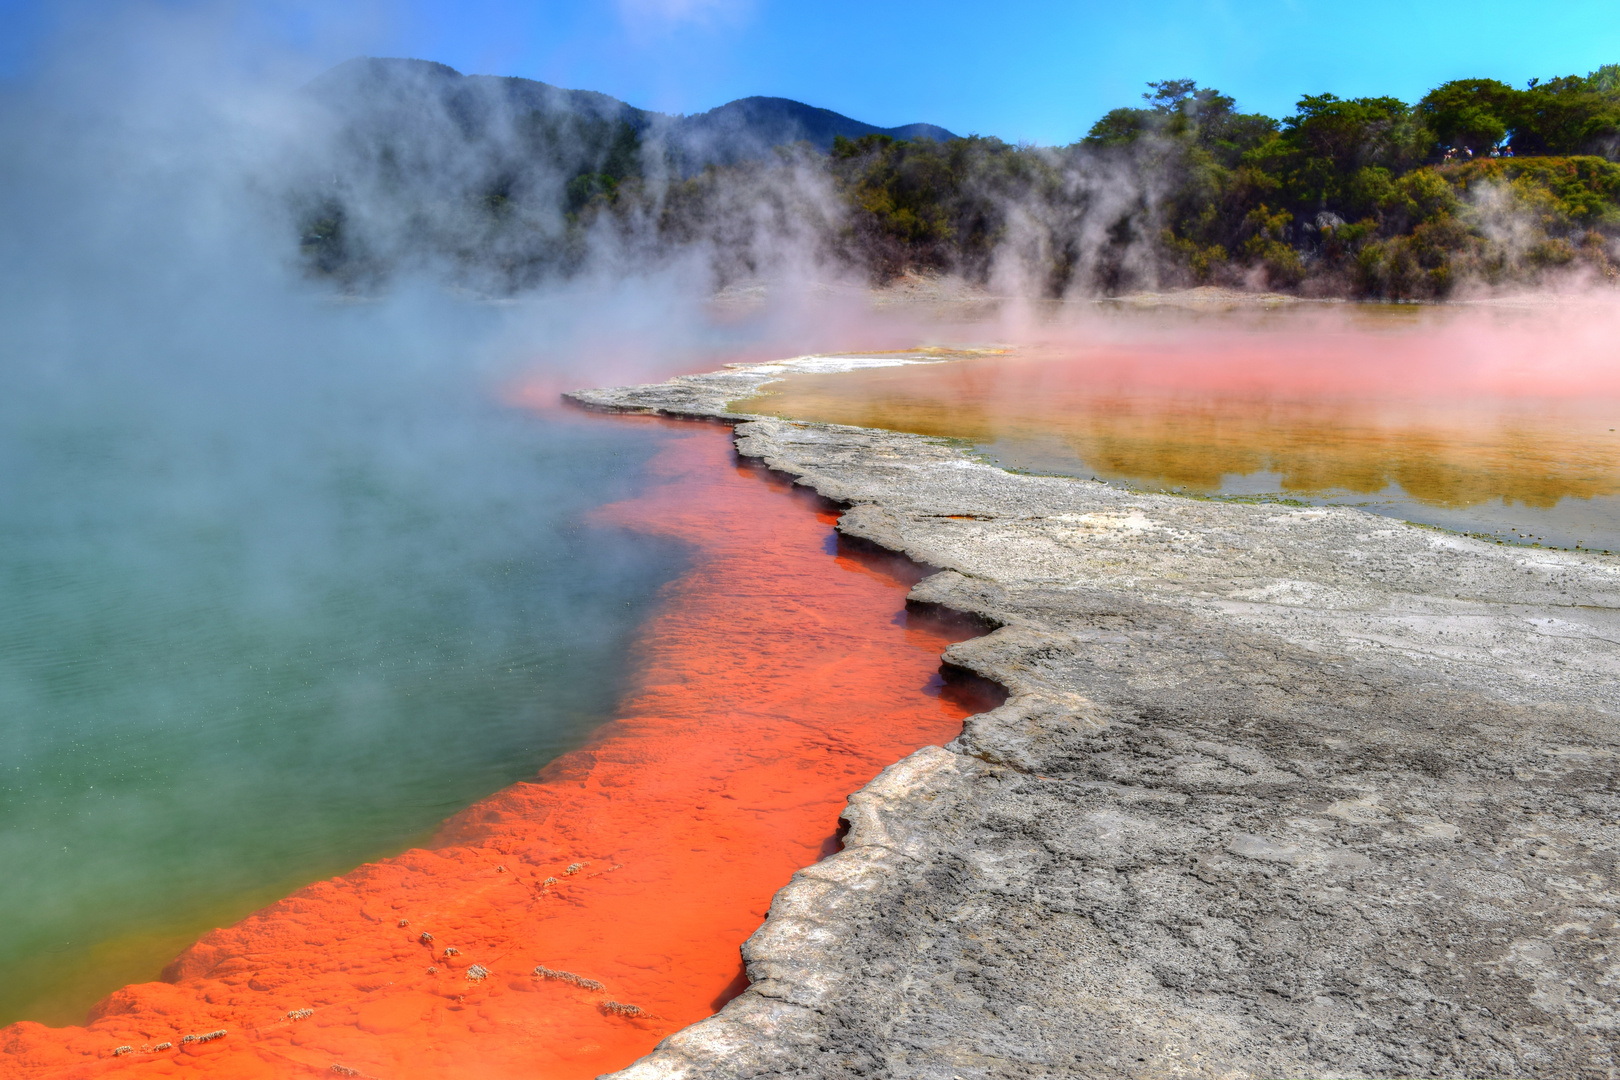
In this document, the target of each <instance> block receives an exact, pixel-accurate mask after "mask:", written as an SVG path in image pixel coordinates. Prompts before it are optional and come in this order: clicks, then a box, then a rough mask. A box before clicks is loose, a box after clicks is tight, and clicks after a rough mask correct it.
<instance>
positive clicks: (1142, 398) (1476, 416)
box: [736, 313, 1620, 549]
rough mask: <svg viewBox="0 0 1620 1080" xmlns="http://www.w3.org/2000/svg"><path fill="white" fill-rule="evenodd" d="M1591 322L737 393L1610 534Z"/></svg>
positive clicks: (1218, 485) (1112, 353)
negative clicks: (755, 393) (756, 393)
mask: <svg viewBox="0 0 1620 1080" xmlns="http://www.w3.org/2000/svg"><path fill="white" fill-rule="evenodd" d="M1605 326H1606V324H1602V325H1595V324H1590V323H1588V324H1583V325H1581V326H1577V327H1574V328H1571V327H1568V326H1566V325H1561V324H1559V323H1557V322H1556V321H1555V320H1553V319H1552V317H1551V316H1524V317H1520V318H1517V319H1501V318H1496V319H1489V318H1486V317H1484V316H1478V315H1474V314H1472V313H1468V314H1463V315H1450V314H1449V313H1448V314H1447V315H1446V316H1444V317H1441V316H1436V315H1430V316H1428V317H1427V318H1419V317H1414V318H1410V319H1405V320H1402V321H1398V322H1397V321H1394V320H1391V319H1388V318H1384V319H1381V320H1376V321H1374V320H1371V319H1367V318H1362V319H1360V320H1354V319H1347V318H1342V317H1332V318H1324V317H1317V318H1307V317H1298V318H1292V319H1275V320H1272V321H1270V322H1268V323H1265V324H1261V325H1252V324H1251V325H1233V324H1230V323H1228V324H1210V323H1199V324H1196V325H1193V326H1192V327H1190V328H1189V327H1188V326H1185V325H1179V324H1171V325H1158V326H1155V325H1151V324H1148V325H1144V324H1142V323H1138V324H1135V325H1134V326H1133V330H1134V331H1135V332H1134V333H1133V334H1132V335H1121V334H1119V333H1117V328H1114V329H1115V331H1116V332H1113V333H1111V334H1108V333H1100V334H1099V335H1098V336H1097V337H1096V338H1092V339H1088V338H1087V337H1086V336H1085V335H1084V334H1077V335H1075V336H1074V337H1073V338H1071V339H1069V340H1063V341H1055V342H1051V341H1049V342H1046V343H1044V344H1037V345H1031V346H1025V347H1021V348H1016V349H1012V350H1010V351H1008V352H1007V353H1005V354H1003V355H993V356H985V357H979V358H974V359H968V360H959V361H952V362H949V363H943V364H928V365H917V366H907V367H889V368H870V369H865V370H859V371H853V372H847V373H839V374H801V375H792V376H789V377H788V378H787V379H785V380H784V381H782V382H780V383H776V384H773V385H771V386H768V387H767V388H766V390H765V392H764V393H762V394H760V395H758V396H756V397H754V398H751V399H748V400H745V401H742V402H739V403H737V404H736V407H737V408H739V409H741V410H743V411H749V412H761V413H769V414H774V415H779V416H790V417H795V418H800V419H810V420H821V421H828V422H832V423H842V424H854V425H857V426H862V427H880V428H889V429H891V430H900V431H911V432H916V433H918V434H924V435H938V436H951V437H957V438H961V439H965V440H969V441H971V442H973V443H975V444H978V445H979V446H980V447H981V448H983V450H984V452H985V453H986V454H987V455H988V456H990V457H992V458H993V459H995V460H997V461H998V462H999V463H1001V464H1003V465H1006V466H1009V467H1015V468H1023V469H1028V470H1031V471H1036V472H1055V473H1067V474H1071V475H1080V476H1092V475H1095V476H1097V477H1100V478H1102V479H1105V480H1116V481H1123V482H1126V483H1129V484H1133V485H1139V486H1144V487H1150V488H1167V489H1178V490H1182V491H1186V492H1189V493H1197V494H1227V495H1251V494H1277V495H1286V496H1289V497H1299V498H1306V499H1309V500H1312V501H1338V502H1350V503H1366V504H1368V505H1369V506H1370V507H1371V508H1374V509H1379V510H1380V511H1382V512H1390V513H1394V514H1396V515H1397V516H1402V517H1406V518H1408V519H1410V520H1415V521H1423V522H1427V523H1430V524H1438V525H1445V526H1447V527H1452V528H1459V529H1462V530H1464V531H1479V532H1485V533H1489V534H1493V535H1500V536H1503V537H1504V538H1507V539H1532V538H1536V539H1539V538H1543V537H1548V536H1556V538H1557V539H1556V541H1554V542H1558V543H1559V544H1560V546H1572V545H1575V544H1580V545H1582V546H1586V547H1598V548H1610V549H1620V433H1617V432H1616V431H1615V429H1616V428H1617V427H1620V352H1617V351H1616V350H1615V348H1614V346H1613V344H1612V342H1613V341H1614V340H1615V337H1614V336H1613V335H1612V334H1609V333H1607V332H1603V333H1600V332H1599V331H1600V330H1604V328H1605ZM1615 329H1620V327H1616V328H1615Z"/></svg>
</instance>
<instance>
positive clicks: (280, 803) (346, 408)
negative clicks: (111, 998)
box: [0, 39, 727, 1023]
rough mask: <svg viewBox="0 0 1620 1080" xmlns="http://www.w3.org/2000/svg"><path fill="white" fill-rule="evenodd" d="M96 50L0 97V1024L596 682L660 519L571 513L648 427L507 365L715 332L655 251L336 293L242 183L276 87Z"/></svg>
mask: <svg viewBox="0 0 1620 1080" xmlns="http://www.w3.org/2000/svg"><path fill="white" fill-rule="evenodd" d="M143 43H144V44H152V43H153V40H152V39H147V40H145V41H144V42H143ZM193 44H196V42H193ZM157 51H158V53H159V55H158V56H156V57H155V59H153V61H152V62H153V63H155V64H161V63H167V62H171V61H173V60H174V57H173V56H172V55H167V56H165V55H161V53H162V50H157ZM106 55H110V56H111V61H110V62H111V66H112V67H113V68H114V69H117V74H118V75H120V76H125V77H130V78H132V79H133V81H131V82H129V83H127V84H120V83H119V80H118V79H115V78H110V77H109V78H107V79H98V78H89V79H88V81H85V82H79V81H77V80H79V79H81V78H83V77H86V76H90V75H93V74H94V71H93V69H94V60H95V59H96V57H95V56H93V55H92V56H84V55H74V56H71V57H68V58H67V59H65V60H63V61H62V62H61V63H59V64H57V65H55V66H54V67H53V66H50V65H47V69H46V70H45V72H44V73H43V74H42V75H41V76H40V77H39V79H38V80H37V81H36V82H35V83H31V84H29V85H25V86H13V87H11V88H10V89H9V90H8V91H7V92H6V94H5V95H4V96H3V98H0V138H3V139H4V141H5V146H6V148H7V149H6V151H5V153H4V155H3V156H0V245H3V247H0V863H3V865H5V866H6V867H7V872H6V873H5V874H3V875H0V925H4V926H6V928H7V933H6V935H5V938H4V940H3V941H0V970H4V971H5V972H6V973H7V980H6V985H5V986H4V988H3V989H0V1023H3V1022H7V1021H10V1020H14V1019H18V1018H23V1017H28V1018H33V1019H41V1020H48V1021H53V1022H65V1021H71V1020H77V1019H81V1018H82V1015H83V1011H84V1009H85V1008H87V1007H88V1006H89V1004H91V1003H92V1002H93V1001H94V1000H95V999H96V998H98V997H99V996H101V995H102V994H104V993H106V992H109V991H111V990H112V989H114V988H116V987H117V986H118V985H120V984H121V983H122V982H125V981H130V980H138V979H150V978H153V977H155V976H156V975H157V973H158V969H159V968H160V967H161V966H162V964H163V963H164V962H166V961H167V960H168V959H169V958H170V957H172V956H173V955H174V954H175V952H177V951H178V949H179V948H180V947H182V946H183V945H184V944H185V943H186V942H187V941H189V940H191V939H192V938H194V937H195V936H196V935H197V934H198V933H200V932H202V931H205V930H207V929H208V928H209V927H211V926H214V925H218V924H220V923H221V922H224V921H229V920H233V919H235V918H239V917H241V916H242V915H244V914H246V913H247V912H248V911H249V910H251V909H252V908H253V907H254V906H257V905H258V904H260V903H263V902H266V901H268V900H270V899H273V898H275V896H276V895H279V894H280V893H283V892H285V891H287V890H289V889H290V888H294V887H297V886H298V885H301V884H304V883H306V882H308V881H309V880H312V879H314V878H316V877H319V876H323V875H326V874H330V873H334V872H337V871H341V870H345V869H348V868H349V867H352V866H353V865H355V864H356V863H359V862H361V861H364V860H365V859H368V858H372V857H375V856H378V855H381V854H386V853H389V852H392V851H396V850H399V849H401V848H403V847H405V846H408V845H409V844H410V843H411V842H413V841H418V840H420V839H422V838H423V837H424V836H425V834H426V833H427V832H428V831H430V830H431V829H432V828H433V827H434V826H435V825H436V824H437V823H438V822H439V821H440V820H442V819H443V818H444V817H445V816H447V815H448V814H450V813H453V812H454V811H456V810H458V809H460V808H462V807H464V806H465V805H467V804H468V803H469V802H471V801H473V800H475V799H477V798H478V797H480V796H482V795H485V794H487V793H489V792H491V791H494V790H496V789H498V788H500V787H502V786H504V785H505V784H507V783H510V782H512V781H513V780H516V779H519V778H521V777H524V776H527V775H530V774H532V773H533V771H534V770H535V769H536V768H537V767H538V766H540V765H541V764H543V763H544V762H545V761H546V760H548V759H549V758H551V757H553V756H555V754H556V753H558V752H559V751H560V750H562V749H565V748H566V747H568V746H570V745H574V744H577V742H578V741H580V740H581V739H582V738H583V737H584V736H585V735H586V734H587V733H588V732H589V731H590V729H591V728H592V727H593V726H594V725H595V724H597V723H599V722H601V721H602V720H604V719H606V718H607V717H608V716H609V715H610V713H611V710H612V709H613V707H614V704H615V698H616V695H617V693H618V692H619V690H620V688H621V685H622V680H623V677H624V675H625V670H626V648H627V644H628V640H629V637H630V635H631V633H632V631H633V630H634V628H635V626H636V624H637V621H638V620H639V618H640V617H641V616H642V615H643V614H644V612H645V610H646V608H647V606H648V604H649V603H651V602H652V601H653V599H654V598H655V594H656V592H657V589H658V587H659V585H660V584H661V583H662V582H664V581H665V580H667V579H668V578H669V577H671V576H672V575H673V574H674V573H676V572H677V571H678V569H679V566H680V565H681V559H682V553H681V552H680V551H679V550H676V549H674V548H672V547H671V546H669V545H668V544H667V543H666V542H663V541H654V540H650V539H647V538H644V537H638V536H634V535H631V534H629V533H624V532H618V531H613V530H605V529H601V528H590V527H586V526H584V525H583V524H582V517H583V515H584V514H585V513H586V512H587V511H588V510H589V509H590V508H592V507H594V506H597V505H600V504H602V503H605V502H608V501H612V500H615V499H619V498H624V497H627V496H630V495H632V494H633V493H634V492H635V491H636V490H638V486H639V485H641V484H642V483H643V482H644V474H643V466H644V464H645V463H646V461H647V459H648V458H649V456H650V455H651V453H652V452H653V451H654V449H655V448H656V446H657V444H658V441H659V439H660V434H659V432H658V430H657V429H656V428H653V427H650V426H642V425H623V424H610V423H605V422H603V421H601V420H598V419H593V418H589V417H585V416H582V415H573V414H569V413H565V412H561V411H558V410H552V411H550V412H543V413H539V414H536V413H535V412H533V411H530V410H523V409H519V408H517V407H514V406H511V405H508V404H503V397H504V396H505V393H506V388H507V387H508V385H509V384H510V383H511V382H512V380H513V379H515V378H517V377H519V376H523V377H525V378H531V379H532V378H534V377H535V376H536V373H537V372H539V373H542V374H544V373H548V372H549V373H550V374H549V375H548V376H546V377H549V378H551V379H553V380H555V381H557V382H559V383H573V384H575V385H577V384H579V383H581V382H590V381H594V380H597V379H602V380H606V379H609V378H612V377H614V376H623V375H624V374H625V372H626V370H627V369H626V364H627V363H639V364H640V365H641V366H643V367H647V366H649V365H652V364H662V365H664V366H665V367H667V366H668V365H670V364H671V363H674V362H677V361H678V358H679V357H681V356H682V355H689V354H690V352H692V351H693V350H701V349H704V348H709V347H713V346H714V345H715V344H716V343H717V342H723V340H724V335H725V333H727V332H726V331H724V330H722V331H713V332H711V331H710V330H708V329H706V328H705V326H704V325H703V324H702V323H701V321H693V320H691V319H687V320H686V321H682V317H681V316H680V315H679V314H678V313H676V310H675V309H676V305H674V304H673V302H672V301H670V302H666V301H669V296H670V294H671V290H670V289H668V288H665V287H662V286H659V285H658V284H657V283H643V284H640V285H634V286H631V287H627V288H621V289H617V290H616V289H615V288H614V287H609V286H601V285H592V284H583V285H581V286H579V287H578V288H577V289H576V290H575V291H573V292H571V293H567V294H561V295H558V294H552V295H550V296H547V297H539V298H531V299H530V300H526V301H521V302H506V303H494V302H487V301H483V300H479V299H477V298H464V299H456V298H453V297H450V296H448V295H446V294H445V293H444V292H443V290H441V289H436V288H429V287H422V288H414V287H412V286H411V285H410V283H408V282H404V283H400V284H398V285H397V286H396V287H395V288H394V289H393V290H392V291H391V292H390V293H389V294H388V295H387V296H383V297H372V298H359V299H356V298H350V299H344V298H339V297H334V296H332V295H330V294H329V293H327V292H326V291H323V290H322V289H320V288H317V287H314V286H312V285H310V284H309V283H308V282H307V281H305V280H304V279H302V278H301V277H300V276H299V275H298V274H297V273H296V272H294V270H293V266H294V264H295V259H294V255H295V251H294V250H293V246H294V245H295V243H296V234H295V233H292V232H290V231H289V230H287V229H285V227H284V226H285V224H286V222H285V221H284V220H283V219H282V218H280V217H279V216H278V211H277V207H276V204H275V200H274V198H273V197H271V195H273V191H274V183H273V181H274V179H275V167H276V162H277V158H278V153H279V152H280V150H281V149H283V148H284V147H285V146H286V145H287V144H286V141H285V139H286V136H287V131H286V130H285V128H284V126H283V121H284V120H285V119H286V118H285V117H283V116H281V115H279V114H276V113H274V112H273V111H271V112H262V111H260V112H256V111H255V110H256V109H257V108H258V106H257V104H256V102H257V101H258V99H257V98H255V97H254V95H253V94H252V93H250V92H247V91H244V90H243V88H242V87H240V86H230V85H223V86H215V87H210V88H209V93H207V94H204V93H201V92H200V91H201V90H202V89H203V87H202V85H201V84H202V83H203V82H205V81H206V80H205V79H203V78H202V75H199V74H198V73H196V72H191V73H189V74H188V73H186V72H185V71H184V70H183V69H181V73H180V74H173V73H172V72H173V70H174V69H166V70H168V71H169V72H170V73H169V74H165V75H164V76H163V77H162V78H161V79H160V78H159V77H158V76H156V75H154V74H153V72H152V70H149V69H131V68H130V67H129V66H128V65H127V64H126V65H125V66H124V67H122V68H120V67H119V63H121V62H123V60H126V59H127V58H126V57H124V56H123V54H122V53H116V52H115V53H112V54H106ZM188 78H191V79H194V80H195V81H194V82H188V81H187V79H188ZM164 80H167V81H164ZM267 193H268V194H267ZM676 292H677V293H678V290H676ZM649 325H652V326H656V327H658V328H659V329H660V331H661V332H662V333H663V334H664V335H665V337H664V339H663V340H664V345H665V348H664V350H663V351H662V352H661V353H659V354H657V355H656V356H655V357H654V358H653V359H651V360H649V359H648V358H647V357H648V355H649V354H648V353H647V352H646V351H645V350H641V351H640V354H639V355H640V358H639V359H636V358H637V356H638V349H637V343H645V342H646V341H648V340H649V338H648V335H647V330H648V327H649ZM683 350H685V352H684V353H683ZM672 357H674V358H676V360H672V359H671V358H672ZM627 358H628V359H627Z"/></svg>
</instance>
